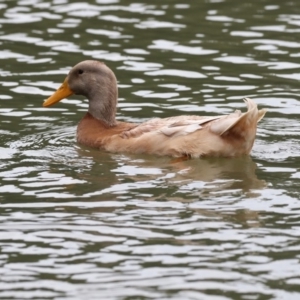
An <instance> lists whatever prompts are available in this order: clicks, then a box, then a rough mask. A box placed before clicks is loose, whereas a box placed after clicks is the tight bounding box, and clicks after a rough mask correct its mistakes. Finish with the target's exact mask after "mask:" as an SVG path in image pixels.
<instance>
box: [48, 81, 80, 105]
mask: <svg viewBox="0 0 300 300" xmlns="http://www.w3.org/2000/svg"><path fill="white" fill-rule="evenodd" d="M72 94H74V92H73V91H72V90H71V89H70V87H69V85H68V77H66V79H65V80H64V82H63V84H62V85H61V86H60V87H59V88H58V89H57V90H56V92H54V94H53V95H52V96H50V97H49V98H48V99H47V100H45V102H44V103H43V106H44V107H46V106H51V105H53V104H55V103H57V102H59V101H60V100H62V99H64V98H67V97H69V96H70V95H72Z"/></svg>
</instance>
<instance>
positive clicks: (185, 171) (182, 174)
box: [78, 148, 267, 201]
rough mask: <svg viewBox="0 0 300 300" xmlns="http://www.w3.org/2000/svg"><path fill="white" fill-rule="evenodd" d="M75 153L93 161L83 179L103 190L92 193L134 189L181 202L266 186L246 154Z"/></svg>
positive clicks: (255, 191)
mask: <svg viewBox="0 0 300 300" xmlns="http://www.w3.org/2000/svg"><path fill="white" fill-rule="evenodd" d="M78 152H79V153H78V154H79V156H81V157H82V156H87V155H88V156H89V157H90V158H91V159H93V161H94V163H93V165H92V169H91V170H89V173H88V174H87V173H85V180H89V181H90V182H97V183H98V184H100V185H101V188H102V189H101V191H100V190H98V193H97V192H96V191H95V193H93V195H96V194H98V195H100V194H102V195H103V194H105V193H112V194H118V195H120V194H122V192H123V194H127V195H128V194H129V193H130V192H133V191H134V192H135V194H138V193H141V194H144V193H145V192H147V194H149V198H154V199H158V198H160V197H161V196H162V193H163V195H164V196H165V197H170V198H172V199H173V200H175V199H174V198H180V197H182V199H181V201H184V200H187V201H189V199H190V198H191V197H195V195H198V196H202V197H205V198H206V197H207V196H208V195H209V194H210V196H211V195H212V193H216V192H219V194H218V197H219V196H221V194H222V193H226V194H228V193H243V194H244V195H246V196H248V197H255V196H258V194H259V190H260V189H262V188H264V187H266V185H267V184H266V182H265V181H264V180H260V179H259V178H258V177H257V175H256V173H255V171H256V168H257V165H256V163H255V162H254V161H253V160H252V158H251V157H249V156H244V157H238V158H230V159H229V158H205V159H192V160H180V161H174V160H172V159H170V158H161V157H155V156H147V155H126V154H125V155H124V154H122V155H120V154H111V153H104V152H101V151H100V152H99V151H96V150H88V149H84V148H78ZM100 175H101V176H100ZM87 177H88V178H87ZM98 187H99V188H100V186H98ZM162 190H163V191H162ZM175 194H176V197H175ZM150 195H151V196H150ZM177 200H179V199H177Z"/></svg>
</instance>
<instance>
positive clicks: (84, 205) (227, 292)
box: [0, 0, 300, 300]
mask: <svg viewBox="0 0 300 300" xmlns="http://www.w3.org/2000/svg"><path fill="white" fill-rule="evenodd" d="M0 13H1V15H0V46H1V48H0V61H1V65H0V77H1V78H0V86H1V92H0V116H1V117H0V133H1V143H0V164H1V168H0V230H1V233H0V249H1V250H0V274H1V281H0V286H1V288H0V298H1V299H106V300H108V299H124V300H125V299H126V300H133V299H160V300H163V299H174V300H175V299H176V300H177V299H178V300H179V299H185V300H192V299H204V300H227V299H233V300H240V299H243V300H248V299H259V300H267V299H278V300H279V299H280V300H283V299H289V300H291V299H299V297H300V280H299V278H300V262H299V259H300V254H299V253H300V226H299V223H300V216H299V213H300V202H299V186H298V184H299V183H300V147H299V140H300V125H299V121H298V120H299V114H300V86H299V79H300V63H299V57H300V42H299V32H300V7H299V5H298V2H296V1H284V2H283V1H279V0H272V1H271V0H262V1H252V2H241V1H237V0H206V1H204V0H200V1H188V2H187V1H185V2H184V1H180V0H173V1H171V0H167V1H163V2H159V1H155V0H149V1H138V2H132V1H128V0H94V1H92V0H91V1H71V0H52V1H50V0H19V1H8V0H4V1H3V0H2V1H0ZM86 59H94V60H100V61H103V62H105V63H106V64H107V65H108V66H109V67H110V68H111V69H112V70H113V71H114V73H115V74H116V77H117V79H118V86H119V104H118V112H117V119H118V120H120V121H127V122H136V123H140V122H143V121H146V120H149V119H151V118H157V117H159V118H164V117H170V116H176V115H189V114H196V115H204V116H210V115H223V114H229V113H231V112H233V111H235V110H236V109H239V110H242V111H245V110H246V106H245V103H244V102H243V98H244V97H250V98H252V99H254V101H255V102H256V103H257V104H258V106H259V108H266V109H267V110H268V112H267V114H266V116H265V118H264V119H263V120H262V121H261V122H260V123H259V124H258V131H257V138H256V141H255V144H254V147H253V150H252V152H251V155H250V156H246V157H239V158H230V159H229V158H205V159H204V158H202V159H192V160H186V161H178V162H175V163H174V161H172V159H171V158H170V157H157V156H152V155H133V154H126V153H119V154H114V153H107V152H104V151H99V150H97V149H91V148H88V147H83V146H81V145H79V144H77V143H76V127H77V124H78V122H79V120H80V119H81V118H82V117H83V115H84V114H85V112H86V111H87V108H88V102H87V100H86V99H85V98H84V97H82V96H76V95H74V96H71V97H70V98H68V99H65V100H63V101H61V102H60V103H58V104H57V105H55V106H51V107H50V108H44V107H42V105H43V101H44V100H45V99H46V98H47V97H48V96H49V95H51V94H52V93H53V91H54V90H55V89H56V88H58V87H59V85H60V84H61V82H62V81H63V80H64V78H65V76H66V74H67V73H68V71H69V70H70V68H71V67H72V66H73V65H75V64H77V63H78V62H80V61H82V60H86Z"/></svg>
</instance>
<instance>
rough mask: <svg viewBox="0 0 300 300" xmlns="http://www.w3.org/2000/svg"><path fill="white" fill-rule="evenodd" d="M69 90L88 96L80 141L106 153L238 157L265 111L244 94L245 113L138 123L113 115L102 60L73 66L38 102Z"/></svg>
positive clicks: (113, 97) (113, 90) (113, 96)
mask: <svg viewBox="0 0 300 300" xmlns="http://www.w3.org/2000/svg"><path fill="white" fill-rule="evenodd" d="M72 94H79V95H84V96H85V97H86V98H87V99H88V100H89V109H88V113H87V114H86V115H85V116H84V117H83V119H82V120H81V121H80V122H79V124H78V128H77V141H78V143H80V144H83V145H86V146H89V147H93V148H99V149H103V150H106V151H110V152H130V153H148V154H155V155H169V156H173V157H182V156H188V157H201V156H225V157H232V156H239V155H244V154H249V153H250V151H251V149H252V146H253V143H254V140H255V135H256V126H257V123H258V121H259V120H261V119H262V118H263V116H264V115H265V112H266V110H264V109H262V110H258V109H257V105H256V104H255V103H254V102H253V100H251V99H249V98H246V99H245V102H246V104H247V107H248V111H247V112H245V113H241V112H240V111H235V112H234V113H232V114H230V115H225V116H213V117H209V116H203V117H201V116H177V117H171V118H165V119H159V118H156V119H151V120H149V121H147V122H145V123H142V124H134V123H125V122H119V121H117V120H116V119H115V115H116V108H117V102H118V87H117V80H116V77H115V75H114V73H113V72H112V71H111V70H110V69H109V68H108V67H107V66H106V65H105V64H104V63H102V62H98V61H92V60H87V61H83V62H80V63H78V64H77V65H76V66H74V67H73V68H72V69H71V71H70V72H69V74H68V76H67V77H66V79H65V81H64V82H63V84H62V86H61V87H60V88H59V89H58V90H57V91H56V92H55V93H54V94H53V95H52V96H51V97H49V98H48V99H47V100H46V101H45V102H44V104H43V106H50V105H53V104H54V103H56V102H58V101H60V100H61V99H63V98H66V97H68V96H70V95H72Z"/></svg>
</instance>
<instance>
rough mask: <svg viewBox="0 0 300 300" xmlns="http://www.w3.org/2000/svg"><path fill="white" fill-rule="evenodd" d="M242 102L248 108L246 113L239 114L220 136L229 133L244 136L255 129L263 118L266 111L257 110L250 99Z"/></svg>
mask: <svg viewBox="0 0 300 300" xmlns="http://www.w3.org/2000/svg"><path fill="white" fill-rule="evenodd" d="M244 101H245V103H246V104H247V107H248V110H247V112H245V113H243V114H240V116H239V117H237V118H235V119H233V120H232V122H231V124H230V125H229V126H228V127H227V128H225V129H224V130H223V131H222V132H221V133H220V136H224V135H227V134H229V133H230V134H234V135H238V136H244V135H246V134H247V131H248V130H249V129H250V128H255V129H256V125H257V122H259V121H260V120H261V119H262V118H263V117H264V115H265V113H266V112H267V110H266V109H261V110H258V109H257V105H256V103H255V102H254V101H253V100H252V99H250V98H245V99H244Z"/></svg>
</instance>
